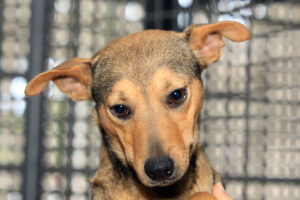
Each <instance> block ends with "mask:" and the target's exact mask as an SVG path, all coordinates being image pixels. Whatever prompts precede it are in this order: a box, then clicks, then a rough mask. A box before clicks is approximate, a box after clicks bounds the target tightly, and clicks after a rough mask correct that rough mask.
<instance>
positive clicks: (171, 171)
mask: <svg viewBox="0 0 300 200" xmlns="http://www.w3.org/2000/svg"><path fill="white" fill-rule="evenodd" d="M222 35H223V36H225V37H227V38H229V39H230V40H234V41H244V40H246V39H248V38H249V32H248V30H247V29H246V28H245V27H243V26H242V25H241V24H238V23H234V22H223V23H217V24H212V25H204V26H191V27H189V28H188V29H186V30H185V31H184V32H183V33H175V32H168V31H144V32H139V33H135V34H132V35H128V36H125V37H122V38H120V39H118V40H116V41H114V42H112V43H111V44H109V45H108V46H107V47H106V48H105V49H103V50H101V51H99V52H98V53H97V54H96V55H95V56H94V57H93V58H92V59H80V58H73V59H71V60H69V61H66V62H64V63H62V64H61V65H59V66H58V67H56V68H54V69H53V70H50V71H48V72H45V73H42V74H40V75H38V76H37V77H36V78H35V79H33V80H32V81H31V82H30V83H29V84H28V86H27V88H26V94H27V95H28V96H32V95H36V94H38V93H40V92H41V91H42V90H43V89H44V87H45V86H46V85H47V83H48V81H49V80H53V81H54V82H55V83H56V85H57V86H58V87H59V88H60V89H61V90H62V91H63V92H65V93H66V94H68V95H69V96H70V97H71V98H73V99H75V100H82V99H93V100H94V101H95V102H96V111H97V120H98V124H99V126H100V128H101V129H102V130H103V132H104V133H103V134H105V137H104V138H105V140H109V141H106V142H105V144H106V145H107V148H109V149H110V151H113V153H114V155H115V157H116V158H114V159H118V160H119V161H120V163H122V164H123V165H124V166H129V167H131V168H133V169H134V171H135V173H136V175H137V176H138V178H139V180H140V181H141V182H142V183H143V184H144V185H146V186H166V185H170V184H172V183H174V182H175V181H177V180H179V179H180V178H181V177H182V176H183V175H184V174H185V172H186V171H187V169H188V167H189V164H190V159H191V156H192V154H193V153H194V151H195V148H196V145H197V141H198V137H197V136H198V134H197V132H198V131H197V130H198V127H197V125H198V123H197V119H198V117H199V113H200V110H201V108H202V104H203V88H202V84H201V80H200V72H201V71H202V70H204V69H205V68H206V67H207V66H208V65H209V64H210V63H212V62H215V61H216V60H218V58H219V56H220V51H221V48H222V47H223V45H224V43H223V41H222Z"/></svg>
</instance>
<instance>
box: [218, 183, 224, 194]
mask: <svg viewBox="0 0 300 200" xmlns="http://www.w3.org/2000/svg"><path fill="white" fill-rule="evenodd" d="M217 186H218V188H219V189H220V190H221V191H222V192H225V189H224V187H223V184H222V183H217Z"/></svg>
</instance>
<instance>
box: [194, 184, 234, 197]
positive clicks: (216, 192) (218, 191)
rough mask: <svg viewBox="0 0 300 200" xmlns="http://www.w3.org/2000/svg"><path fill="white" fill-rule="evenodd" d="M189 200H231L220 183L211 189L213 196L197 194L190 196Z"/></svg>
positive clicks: (202, 193) (203, 193)
mask: <svg viewBox="0 0 300 200" xmlns="http://www.w3.org/2000/svg"><path fill="white" fill-rule="evenodd" d="M189 200H233V199H232V198H230V197H229V196H228V195H227V194H226V192H225V190H224V187H223V185H222V184H221V183H217V184H216V185H215V186H214V188H213V195H211V194H209V193H207V192H198V193H196V194H194V195H192V196H191V197H190V198H189Z"/></svg>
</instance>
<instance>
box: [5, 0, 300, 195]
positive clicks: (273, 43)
mask: <svg viewBox="0 0 300 200" xmlns="http://www.w3.org/2000/svg"><path fill="white" fill-rule="evenodd" d="M222 20H233V21H238V22H241V23H243V24H244V25H246V26H247V27H248V28H249V29H250V30H251V33H252V38H251V39H250V41H248V42H243V43H237V44H235V43H232V42H229V41H226V43H227V45H226V47H225V48H224V50H223V55H222V58H221V59H220V61H219V62H218V63H216V64H214V66H212V67H210V68H209V69H208V70H207V71H206V72H205V73H204V74H203V81H204V85H205V90H206V91H205V92H206V102H205V105H204V109H203V112H202V119H201V120H202V121H201V143H202V144H203V145H204V146H205V151H206V153H207V155H208V157H209V160H210V161H211V162H212V165H213V167H214V168H215V169H216V170H217V171H218V172H219V173H221V175H222V176H223V178H224V181H225V182H226V185H227V191H228V193H229V194H230V195H231V196H232V197H233V198H234V199H236V200H284V199H286V200H299V199H300V2H299V1H297V0H286V1H284V0H281V1H280V0H257V1H254V0H211V1H209V0H151V1H150V0H149V1H146V0H144V1H122V0H82V1H80V0H0V200H22V199H24V200H33V199H42V200H45V199H48V200H61V199H62V200H66V199H70V200H85V199H89V198H90V195H89V193H90V187H89V184H88V179H89V178H90V177H91V176H92V175H93V174H94V172H95V170H96V169H97V167H98V165H99V147H100V145H101V137H100V134H99V132H98V130H97V127H96V126H95V125H94V123H93V121H92V119H91V109H92V107H93V105H92V104H91V103H89V102H72V101H71V100H69V99H68V98H66V96H65V95H64V94H62V93H61V92H59V91H58V89H57V88H56V87H54V86H53V84H50V86H49V88H48V89H47V90H46V91H45V92H44V93H43V94H42V95H40V96H37V97H34V98H30V99H27V98H25V96H24V93H23V91H24V88H25V86H26V84H27V82H28V81H29V80H30V79H31V78H32V77H33V76H35V75H36V74H38V73H40V72H42V71H44V70H48V69H51V68H52V67H54V66H55V65H57V64H59V63H60V62H62V61H64V60H66V59H69V58H71V57H73V56H79V57H90V56H92V55H93V53H95V52H96V51H97V50H99V49H101V48H103V47H104V46H105V45H106V44H107V43H108V42H110V41H112V40H113V39H115V38H117V37H120V36H122V35H125V34H128V33H132V32H136V31H140V30H144V29H153V28H155V29H165V30H176V31H181V30H183V29H184V28H185V27H187V26H188V25H190V24H192V23H211V22H217V21H222Z"/></svg>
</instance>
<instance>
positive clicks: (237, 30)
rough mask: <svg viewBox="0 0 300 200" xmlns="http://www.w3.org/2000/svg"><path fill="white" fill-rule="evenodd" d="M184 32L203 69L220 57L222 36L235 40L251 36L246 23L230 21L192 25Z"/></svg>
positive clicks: (239, 40) (222, 44) (242, 39)
mask: <svg viewBox="0 0 300 200" xmlns="http://www.w3.org/2000/svg"><path fill="white" fill-rule="evenodd" d="M183 33H184V36H185V38H186V39H187V41H188V45H189V47H190V48H191V49H192V51H193V53H194V55H195V57H196V58H197V60H198V62H199V63H200V66H201V68H202V69H205V68H206V67H207V66H208V65H209V64H211V63H213V62H216V61H217V60H218V59H219V58H220V55H221V50H222V47H223V46H224V42H223V40H222V36H224V37H226V38H228V39H229V40H232V41H234V42H242V41H245V40H248V39H249V38H250V32H249V30H248V29H247V28H246V27H245V26H244V25H242V24H240V23H237V22H230V21H224V22H219V23H215V24H207V25H200V24H199V25H191V26H189V27H188V28H186V29H185V30H184V32H183Z"/></svg>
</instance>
